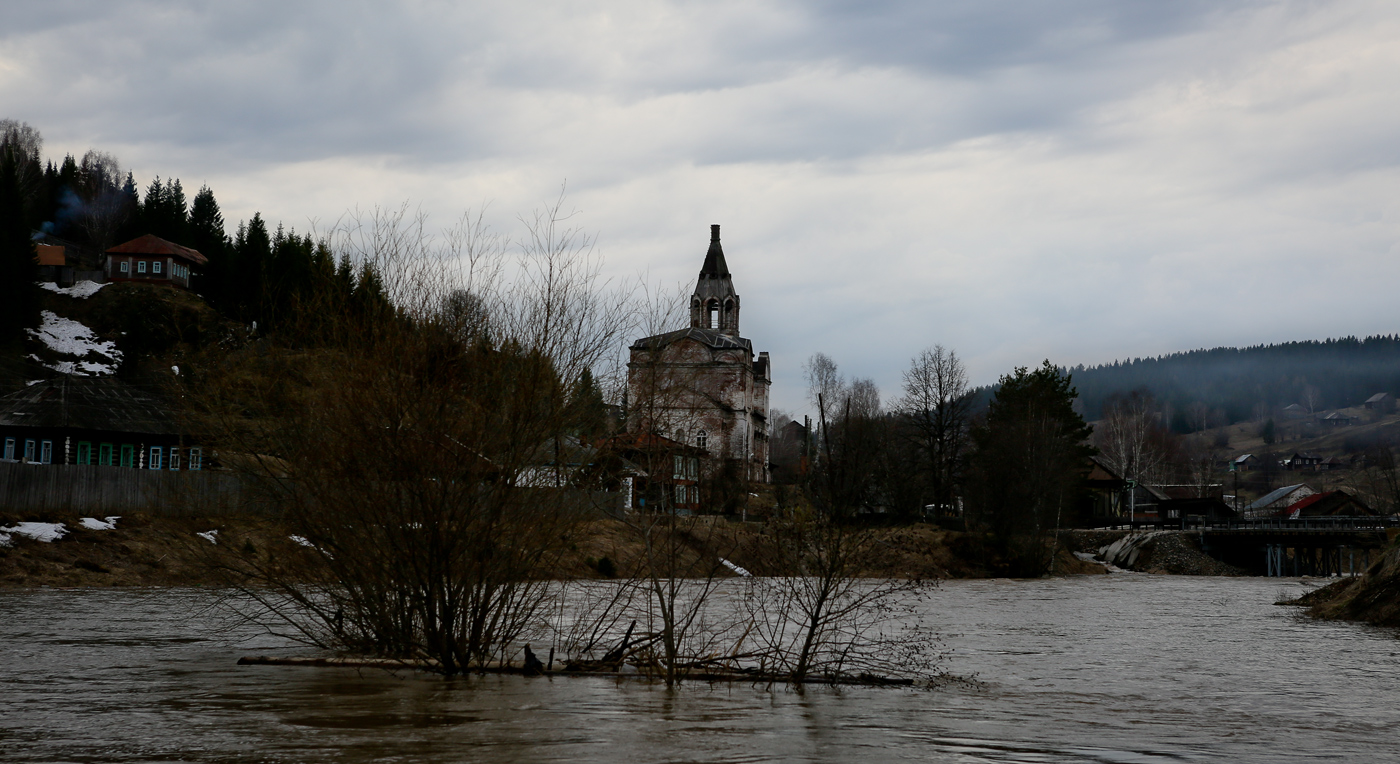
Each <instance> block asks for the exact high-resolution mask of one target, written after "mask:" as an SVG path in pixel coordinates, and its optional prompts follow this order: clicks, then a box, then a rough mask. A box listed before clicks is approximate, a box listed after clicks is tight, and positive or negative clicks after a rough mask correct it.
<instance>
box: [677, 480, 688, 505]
mask: <svg viewBox="0 0 1400 764" xmlns="http://www.w3.org/2000/svg"><path fill="white" fill-rule="evenodd" d="M688 487H689V486H684V485H677V486H676V504H677V505H680V504H687V503H689V502H687V501H686V500H685V496H686V493H687V491H686V490H685V489H686V488H688Z"/></svg>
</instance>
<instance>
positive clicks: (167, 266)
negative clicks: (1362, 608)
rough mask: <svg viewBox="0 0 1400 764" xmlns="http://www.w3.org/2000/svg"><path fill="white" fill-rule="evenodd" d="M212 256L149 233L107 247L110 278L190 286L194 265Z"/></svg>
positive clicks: (203, 262) (185, 287) (206, 261)
mask: <svg viewBox="0 0 1400 764" xmlns="http://www.w3.org/2000/svg"><path fill="white" fill-rule="evenodd" d="M208 262H209V259H208V258H206V257H205V256H204V255H201V254H200V253H199V251H198V250H194V249H190V248H189V247H182V246H180V245H179V244H175V243H174V242H169V241H166V240H165V239H162V238H160V237H158V236H152V235H151V234H146V235H145V236H142V237H140V238H136V239H132V240H131V241H128V242H126V243H125V244H118V245H117V246H115V247H112V248H111V249H109V250H107V267H106V271H107V280H108V281H147V282H154V283H157V284H171V285H173V286H178V287H180V288H182V289H189V288H190V268H192V267H196V266H201V265H204V264H206V263H208Z"/></svg>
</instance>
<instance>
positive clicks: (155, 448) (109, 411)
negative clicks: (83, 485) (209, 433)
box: [0, 377, 209, 470]
mask: <svg viewBox="0 0 1400 764" xmlns="http://www.w3.org/2000/svg"><path fill="white" fill-rule="evenodd" d="M0 461H4V462H18V463H25V464H33V465H38V466H43V465H52V464H76V465H91V466H103V467H126V468H130V469H148V470H200V469H205V468H207V467H208V466H209V463H208V459H207V458H206V456H205V450H204V447H203V445H202V444H201V443H199V442H198V440H197V439H195V438H192V437H190V435H189V434H187V433H185V432H183V431H182V430H181V428H180V426H179V424H178V422H177V420H176V417H175V416H174V412H173V411H172V409H171V406H170V403H169V399H168V398H167V396H166V395H164V394H163V392H162V391H161V390H158V389H154V388H150V387H144V386H142V385H139V384H132V383H128V382H123V381H121V380H118V379H116V378H114V377H60V378H58V379H50V380H43V381H39V382H33V383H31V384H29V385H28V386H27V387H25V388H24V389H22V390H17V391H15V392H13V393H10V394H9V395H6V396H4V397H0Z"/></svg>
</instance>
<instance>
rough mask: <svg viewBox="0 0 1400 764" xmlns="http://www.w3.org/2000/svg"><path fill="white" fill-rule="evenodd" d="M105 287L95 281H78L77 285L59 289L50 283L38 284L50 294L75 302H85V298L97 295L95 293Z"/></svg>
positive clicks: (56, 285)
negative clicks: (71, 299) (70, 298)
mask: <svg viewBox="0 0 1400 764" xmlns="http://www.w3.org/2000/svg"><path fill="white" fill-rule="evenodd" d="M105 286H107V285H106V284H99V283H97V282H96V281H79V282H78V283H76V284H74V285H73V286H70V287H60V286H59V285H58V284H55V283H53V282H51V281H44V282H40V283H39V288H40V289H47V290H49V291H50V292H53V293H54V294H61V295H63V296H64V297H72V298H73V299H75V300H86V299H87V298H89V297H91V296H93V295H95V294H97V292H98V291H99V290H101V289H102V287H105Z"/></svg>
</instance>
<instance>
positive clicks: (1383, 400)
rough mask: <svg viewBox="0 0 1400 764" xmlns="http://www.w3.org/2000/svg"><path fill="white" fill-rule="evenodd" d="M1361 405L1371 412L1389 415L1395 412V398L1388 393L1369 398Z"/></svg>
mask: <svg viewBox="0 0 1400 764" xmlns="http://www.w3.org/2000/svg"><path fill="white" fill-rule="evenodd" d="M1362 405H1363V406H1365V407H1366V408H1368V409H1371V410H1372V411H1380V412H1383V413H1386V414H1389V413H1392V412H1394V411H1395V397H1394V396H1392V395H1391V394H1390V393H1376V394H1375V395H1373V396H1371V397H1370V398H1367V399H1366V402H1365V403H1364V404H1362Z"/></svg>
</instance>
